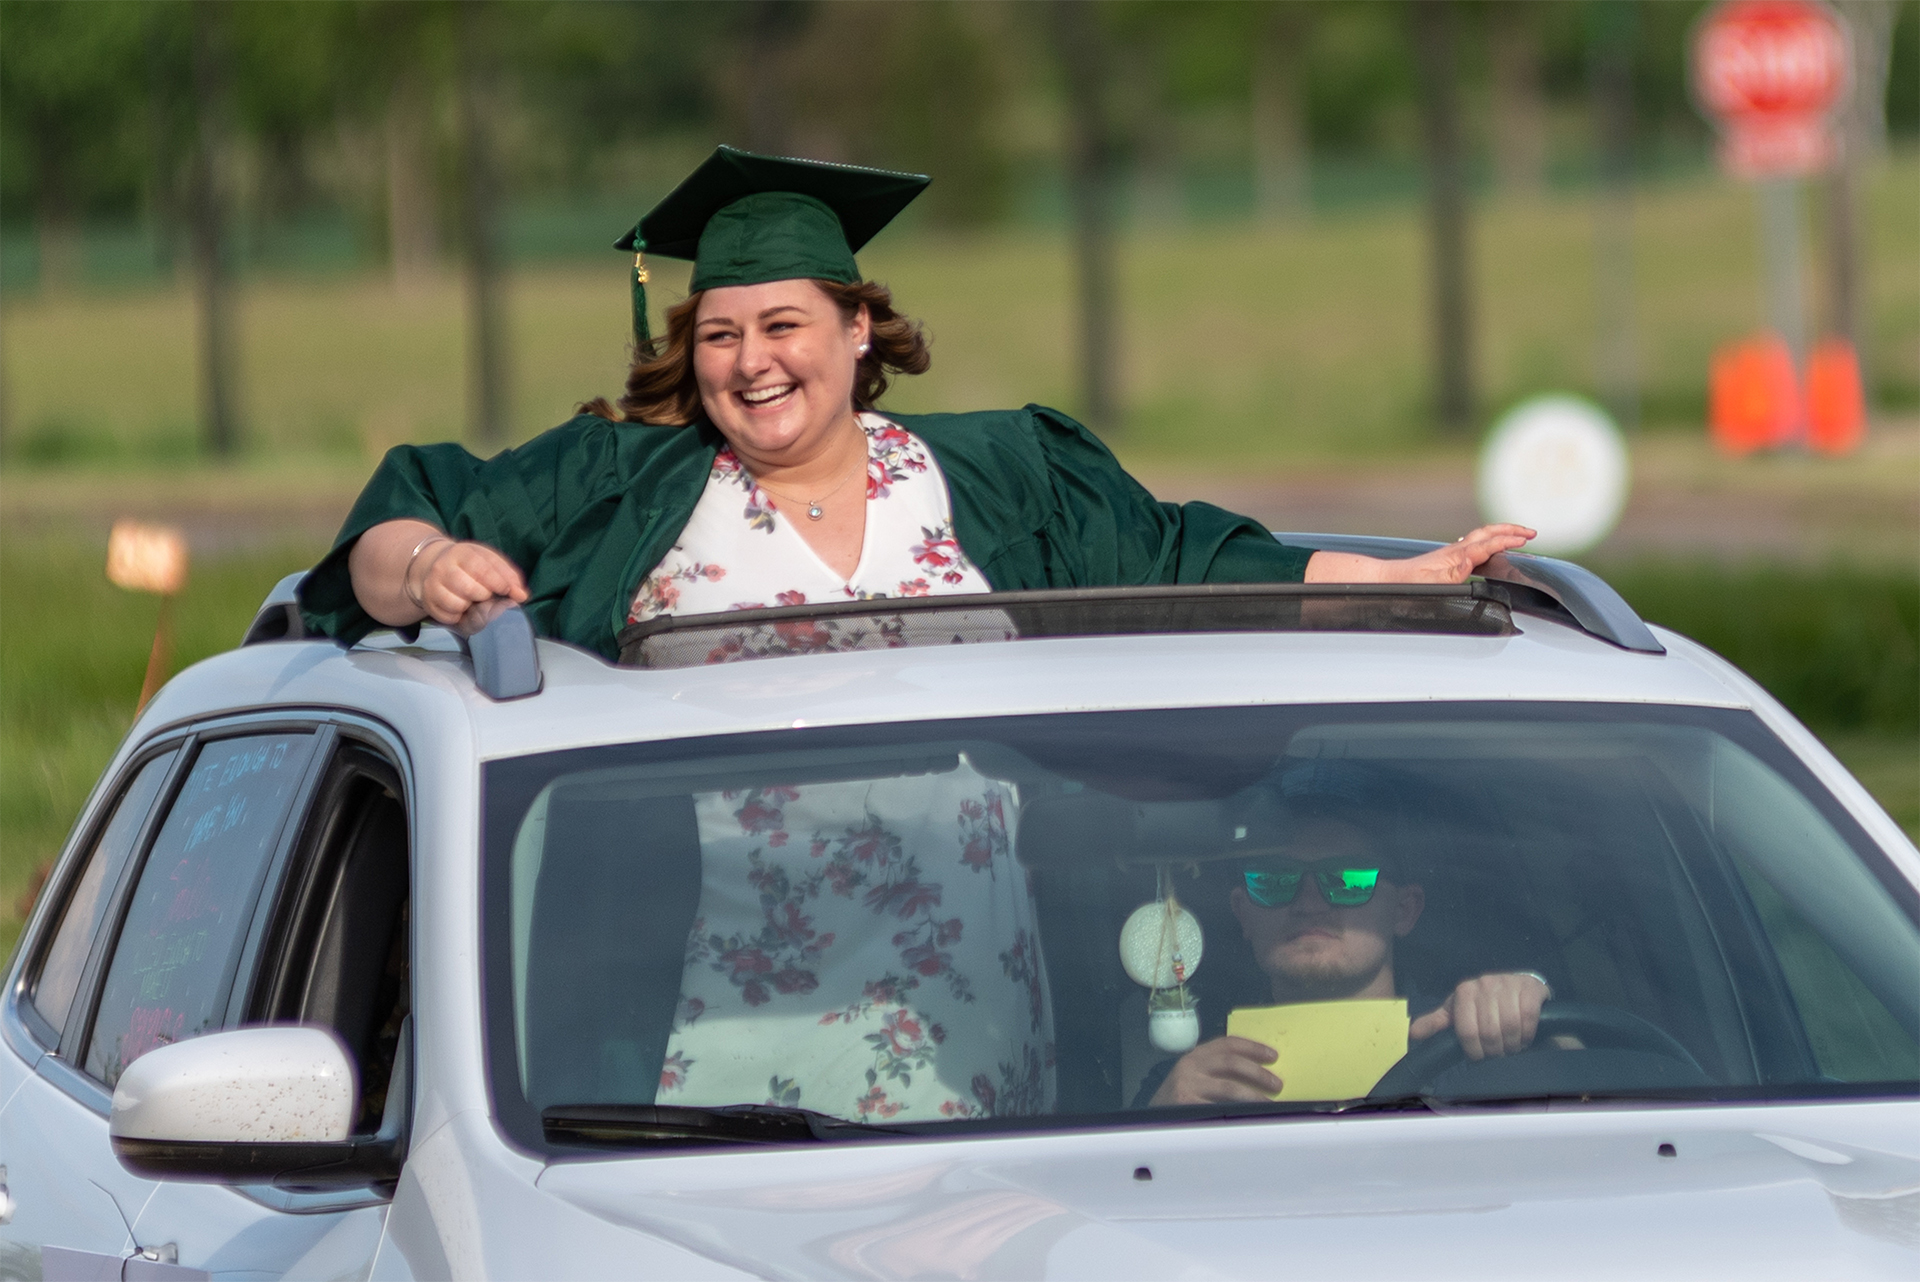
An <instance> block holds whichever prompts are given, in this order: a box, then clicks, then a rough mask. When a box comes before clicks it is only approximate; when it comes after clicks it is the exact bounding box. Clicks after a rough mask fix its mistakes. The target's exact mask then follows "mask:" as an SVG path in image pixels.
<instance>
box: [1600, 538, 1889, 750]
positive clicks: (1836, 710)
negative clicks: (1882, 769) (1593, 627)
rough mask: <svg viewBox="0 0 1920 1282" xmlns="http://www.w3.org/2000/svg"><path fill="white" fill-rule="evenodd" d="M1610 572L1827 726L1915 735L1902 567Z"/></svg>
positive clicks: (1630, 597)
mask: <svg viewBox="0 0 1920 1282" xmlns="http://www.w3.org/2000/svg"><path fill="white" fill-rule="evenodd" d="M1605 574H1606V578H1607V581H1608V582H1609V583H1611V584H1613V586H1614V587H1616V588H1618V589H1619V591H1620V594H1621V595H1622V596H1624V597H1626V599H1627V601H1628V603H1629V604H1631V605H1632V606H1633V607H1634V609H1635V610H1637V611H1638V612H1639V614H1640V616H1641V617H1642V618H1644V619H1647V620H1648V621H1650V622H1653V623H1659V624H1663V625H1665V626H1667V627H1670V628H1672V629H1673V630H1674V631H1676V632H1680V633H1682V634H1684V635H1686V636H1688V637H1691V638H1692V639H1694V640H1695V641H1698V642H1699V643H1700V644H1702V645H1704V646H1706V647H1708V648H1709V649H1711V650H1713V651H1715V652H1716V653H1718V654H1721V655H1723V656H1725V657H1726V658H1727V659H1728V660H1730V661H1731V662H1732V663H1734V664H1735V665H1736V666H1737V667H1739V668H1741V669H1742V670H1743V671H1745V672H1746V673H1747V674H1748V675H1750V676H1752V677H1753V678H1754V679H1755V680H1756V681H1758V682H1760V684H1761V685H1764V686H1765V687H1767V689H1768V690H1769V691H1771V692H1772V693H1773V695H1774V697H1775V698H1777V699H1779V700H1780V701H1781V702H1782V703H1784V704H1786V705H1787V706H1788V707H1789V708H1791V709H1793V711H1794V714H1795V715H1796V716H1798V717H1799V718H1800V719H1801V720H1802V721H1805V722H1806V723H1807V724H1808V725H1810V726H1814V727H1817V728H1819V729H1822V730H1826V729H1833V730H1847V731H1853V732H1859V733H1865V734H1878V735H1891V736H1902V737H1905V738H1907V739H1913V740H1920V580H1916V579H1915V578H1914V577H1913V575H1912V574H1911V573H1910V572H1909V573H1907V574H1900V573H1897V572H1894V571H1889V570H1866V569H1859V568H1849V567H1846V566H1833V567H1821V568H1817V569H1803V568H1793V569H1784V568H1779V567H1747V568H1729V567H1726V566H1719V565H1689V564H1679V565H1675V564H1660V563H1655V564H1641V565H1629V566H1623V567H1609V568H1607V569H1606V570H1605Z"/></svg>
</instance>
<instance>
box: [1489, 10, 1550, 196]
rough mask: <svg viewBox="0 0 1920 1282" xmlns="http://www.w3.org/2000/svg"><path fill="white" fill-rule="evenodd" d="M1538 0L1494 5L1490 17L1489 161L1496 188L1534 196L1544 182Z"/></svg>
mask: <svg viewBox="0 0 1920 1282" xmlns="http://www.w3.org/2000/svg"><path fill="white" fill-rule="evenodd" d="M1536 3H1538V0H1521V2H1520V3H1508V4H1503V5H1500V6H1499V7H1498V8H1497V9H1494V10H1493V11H1492V12H1491V14H1490V15H1489V16H1490V17H1491V18H1492V30H1491V31H1490V33H1489V36H1490V41H1489V43H1490V48H1489V50H1488V53H1489V55H1490V58H1491V61H1492V64H1493V65H1492V71H1493V78H1492V86H1491V87H1492V90H1493V163H1494V170H1495V172H1496V174H1497V175H1498V177H1499V181H1500V190H1501V191H1503V192H1505V193H1506V194H1507V195H1509V196H1521V197H1537V196H1538V195H1539V194H1540V193H1541V191H1543V190H1544V189H1545V187H1546V171H1547V101H1546V93H1545V91H1544V90H1543V89H1542V88H1541V85H1540V29H1539V26H1538V23H1537V20H1536V10H1535V9H1534V5H1535V4H1536Z"/></svg>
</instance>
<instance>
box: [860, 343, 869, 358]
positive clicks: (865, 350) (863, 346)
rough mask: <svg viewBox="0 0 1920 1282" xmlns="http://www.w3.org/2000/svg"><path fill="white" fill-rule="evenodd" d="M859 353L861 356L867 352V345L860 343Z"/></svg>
mask: <svg viewBox="0 0 1920 1282" xmlns="http://www.w3.org/2000/svg"><path fill="white" fill-rule="evenodd" d="M860 354H861V355H862V356H865V355H866V354H867V345H866V344H865V343H862V344H860Z"/></svg>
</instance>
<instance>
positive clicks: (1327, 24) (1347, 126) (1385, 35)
mask: <svg viewBox="0 0 1920 1282" xmlns="http://www.w3.org/2000/svg"><path fill="white" fill-rule="evenodd" d="M1314 11H1315V12H1314V22H1313V25H1312V27H1311V29H1310V30H1309V31H1308V33H1307V42H1306V57H1307V64H1306V79H1307V136H1308V138H1309V139H1310V140H1311V142H1312V145H1313V148H1314V150H1315V152H1316V153H1319V152H1331V153H1344V154H1346V155H1350V156H1351V155H1375V156H1379V155H1386V154H1393V153H1395V152H1398V153H1399V154H1401V155H1407V154H1410V153H1412V152H1413V151H1414V150H1415V149H1416V147H1417V146H1418V141H1417V139H1416V138H1415V137H1414V136H1412V135H1411V134H1410V133H1408V134H1401V133H1399V132H1397V131H1398V130H1399V127H1400V125H1401V124H1402V122H1403V121H1406V122H1407V123H1411V122H1410V121H1407V120H1406V118H1407V117H1408V115H1409V114H1410V109H1411V108H1413V107H1414V106H1415V104H1416V102H1417V97H1418V89H1419V80H1418V73H1417V70H1416V68H1415V59H1414V58H1413V56H1412V55H1413V50H1412V48H1410V46H1409V42H1408V40H1407V34H1406V30H1405V24H1404V23H1403V22H1402V21H1401V19H1402V17H1403V16H1404V15H1403V14H1401V13H1399V12H1396V9H1395V6H1393V5H1385V4H1375V3H1358V4H1356V3H1340V4H1326V5H1315V6H1314Z"/></svg>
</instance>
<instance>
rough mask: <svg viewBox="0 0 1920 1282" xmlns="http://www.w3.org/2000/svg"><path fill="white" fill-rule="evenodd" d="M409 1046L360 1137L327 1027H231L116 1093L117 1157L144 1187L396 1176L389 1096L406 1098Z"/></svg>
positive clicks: (195, 1042)
mask: <svg viewBox="0 0 1920 1282" xmlns="http://www.w3.org/2000/svg"><path fill="white" fill-rule="evenodd" d="M405 1031H408V1030H404V1029H403V1034H404V1032H405ZM410 1040H411V1039H410V1038H408V1037H405V1036H404V1035H403V1036H402V1038H401V1048H400V1053H399V1056H398V1057H397V1058H396V1062H395V1064H394V1074H393V1082H392V1085H391V1087H390V1089H389V1104H388V1109H387V1120H386V1122H385V1123H384V1124H383V1125H382V1126H381V1128H380V1131H379V1133H378V1134H376V1135H372V1136H360V1137H355V1136H353V1135H352V1129H353V1117H354V1112H355V1103H356V1101H357V1098H358V1095H359V1091H358V1089H357V1086H356V1083H355V1080H354V1077H355V1074H354V1068H353V1063H352V1061H351V1060H350V1059H349V1058H348V1055H347V1051H346V1048H345V1047H343V1046H342V1045H341V1044H340V1041H339V1039H338V1038H336V1037H335V1036H334V1035H333V1034H332V1033H330V1032H328V1031H326V1030H325V1029H320V1028H310V1027H302V1026H285V1025H282V1026H272V1027H263V1028H239V1029H233V1030H231V1031H229V1032H224V1033H210V1034H208V1035H207V1036H205V1037H195V1038H192V1039H190V1040H188V1041H184V1042H176V1043H174V1044H173V1045H171V1046H163V1047H161V1048H160V1049H158V1050H155V1051H150V1052H148V1053H147V1054H145V1055H142V1056H141V1057H140V1058H139V1059H137V1060H135V1061H134V1062H133V1063H132V1064H129V1065H128V1066H127V1069H126V1071H125V1072H123V1073H122V1074H121V1075H120V1081H119V1084H118V1085H117V1086H116V1087H115V1088H114V1092H113V1114H112V1120H111V1122H110V1123H109V1126H108V1133H109V1135H110V1136H111V1137H112V1140H113V1152H114V1156H115V1157H117V1158H119V1159H120V1164H121V1165H122V1166H124V1167H126V1168H127V1169H128V1170H129V1171H132V1172H133V1173H134V1174H136V1175H142V1176H146V1177H147V1178H149V1179H157V1180H186V1181H197V1182H201V1183H213V1184H272V1185H274V1186H275V1187H277V1188H282V1189H287V1190H292V1191H309V1190H323V1189H332V1188H344V1187H353V1186H357V1185H364V1184H372V1183H379V1182H383V1181H387V1180H392V1179H397V1178H398V1177H399V1174H400V1162H401V1160H402V1155H403V1147H404V1138H403V1132H404V1124H403V1122H402V1121H401V1119H402V1118H403V1117H404V1111H405V1110H404V1108H402V1107H397V1105H398V1103H399V1101H397V1100H396V1099H395V1098H394V1095H395V1093H396V1092H401V1093H402V1098H404V1094H405V1093H408V1092H407V1091H406V1088H407V1077H408V1074H407V1072H406V1064H405V1061H406V1059H407V1056H408V1043H409V1042H410Z"/></svg>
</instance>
